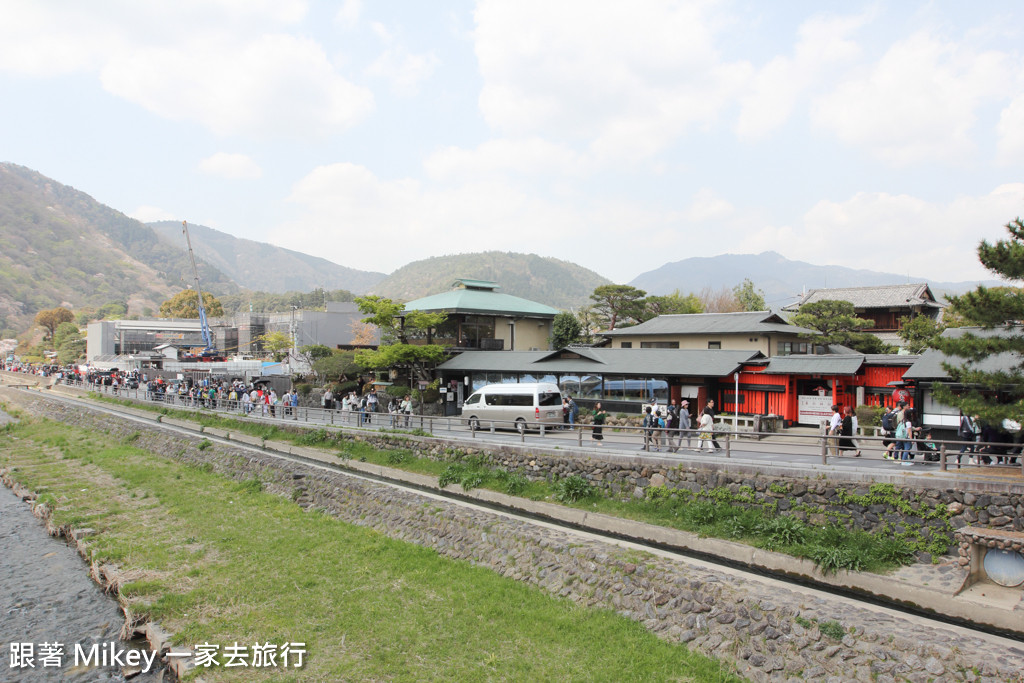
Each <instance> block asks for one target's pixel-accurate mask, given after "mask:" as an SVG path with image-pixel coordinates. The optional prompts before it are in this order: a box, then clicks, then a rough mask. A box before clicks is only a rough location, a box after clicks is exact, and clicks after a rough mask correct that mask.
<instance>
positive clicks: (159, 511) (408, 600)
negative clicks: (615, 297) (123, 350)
mask: <svg viewBox="0 0 1024 683" xmlns="http://www.w3.org/2000/svg"><path fill="white" fill-rule="evenodd" d="M11 434H12V435H16V436H17V437H18V439H17V441H15V440H13V439H10V438H0V465H12V466H14V467H16V469H15V471H14V474H15V476H16V477H18V478H19V480H20V481H21V482H22V483H23V484H25V485H26V486H28V487H29V488H31V489H35V490H45V491H46V494H45V495H46V496H47V498H46V500H47V502H48V504H52V505H53V506H54V511H53V515H54V521H55V523H57V524H72V525H73V526H86V525H87V526H90V527H91V528H93V529H94V530H95V533H94V535H92V536H90V537H89V541H88V543H89V547H90V552H91V553H92V556H93V557H92V559H93V560H95V561H97V562H100V563H107V562H112V563H116V564H119V565H120V566H121V568H122V570H125V571H130V572H131V573H132V575H133V580H132V581H130V582H129V583H126V584H124V585H123V587H122V591H121V593H122V597H124V598H125V599H127V600H128V601H129V604H130V605H131V607H132V609H133V611H135V612H136V613H144V614H147V615H149V616H150V617H151V618H154V619H157V620H159V621H161V622H162V623H163V625H164V626H165V627H166V628H168V629H169V630H171V631H172V632H175V633H176V634H177V642H179V643H189V644H194V643H203V642H208V643H214V644H221V646H222V647H223V646H225V645H228V644H231V643H234V642H238V643H253V642H260V643H263V642H271V643H282V642H290V641H302V642H305V643H306V650H307V653H308V654H307V657H306V665H305V667H304V668H303V669H301V670H292V669H289V670H282V669H280V668H276V669H275V668H270V669H264V670H261V669H252V668H249V669H230V668H226V667H224V666H223V662H222V665H221V666H217V667H212V668H210V669H203V670H202V675H203V678H206V679H208V680H211V681H221V680H246V681H249V680H256V681H269V680H385V679H386V680H401V681H412V680H576V681H584V680H652V681H655V680H659V681H669V680H672V681H677V680H693V681H708V682H711V681H715V682H723V681H736V680H738V679H736V678H735V677H734V676H732V675H731V674H730V673H729V672H728V671H727V670H725V669H724V668H723V667H722V666H721V665H719V664H717V663H715V662H712V661H710V660H707V659H705V658H703V657H699V656H698V655H695V654H694V653H690V652H688V651H687V650H686V649H685V648H683V647H681V646H678V645H672V644H669V643H667V642H664V641H662V640H660V639H659V638H657V637H656V636H655V635H654V634H652V633H650V632H648V631H646V630H645V629H644V628H643V626H642V625H641V624H638V623H635V622H632V621H629V620H627V619H625V618H622V617H620V616H619V615H617V614H615V613H614V612H613V611H611V610H593V609H585V608H582V607H580V606H579V605H577V604H575V603H572V602H571V601H567V600H560V599H557V598H555V597H553V596H551V595H549V594H547V593H545V592H543V591H541V590H539V589H536V588H533V587H531V586H529V585H526V584H523V583H519V582H516V581H513V580H511V579H506V578H504V577H502V576H500V575H499V574H497V573H495V572H492V571H490V570H489V569H486V568H483V567H478V566H474V565H472V564H470V563H469V562H464V561H454V560H450V559H448V558H446V557H444V556H442V555H440V554H438V553H437V552H436V551H435V550H433V549H428V548H421V547H418V546H415V545H412V544H408V543H404V542H400V541H395V540H392V539H389V538H387V537H385V536H383V535H381V534H379V533H377V532H375V531H373V530H372V529H369V528H367V527H364V526H361V525H360V526H356V525H352V524H347V523H344V522H341V521H339V520H337V519H334V518H332V517H330V516H327V515H324V514H315V513H310V512H306V511H303V509H302V508H301V507H299V506H297V505H295V504H294V503H293V502H292V501H291V500H290V499H289V498H288V497H282V496H276V495H271V494H269V493H266V492H263V491H261V488H262V485H261V484H260V482H259V480H257V479H249V480H245V481H241V482H239V481H235V480H232V479H230V478H227V477H224V476H222V475H220V474H217V473H216V472H213V471H210V468H206V467H202V466H188V465H184V464H182V463H179V462H176V461H174V460H172V459H169V458H164V457H160V456H156V455H153V454H150V453H148V452H146V451H144V450H141V449H139V448H135V447H132V446H128V445H125V444H123V443H114V444H110V443H109V442H108V441H107V440H106V437H105V435H102V434H98V433H94V432H90V431H88V430H83V429H80V428H76V427H71V426H66V425H61V424H55V423H48V422H45V421H39V422H36V423H34V424H24V423H23V424H22V425H19V426H17V427H16V428H15V429H14V430H12V432H11ZM497 476H498V477H499V478H500V477H501V476H502V475H497ZM131 494H136V495H135V496H134V497H133V496H132V495H131ZM143 496H144V497H143ZM83 571H84V569H83ZM595 643H600V645H601V646H600V647H594V644H595Z"/></svg>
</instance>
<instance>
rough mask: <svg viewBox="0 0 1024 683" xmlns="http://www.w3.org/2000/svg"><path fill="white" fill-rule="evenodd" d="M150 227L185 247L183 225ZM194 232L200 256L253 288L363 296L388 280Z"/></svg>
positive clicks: (199, 229) (204, 230)
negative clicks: (322, 290) (336, 291)
mask: <svg viewBox="0 0 1024 683" xmlns="http://www.w3.org/2000/svg"><path fill="white" fill-rule="evenodd" d="M148 225H149V226H150V227H151V228H153V229H154V230H155V231H156V232H157V234H159V235H160V236H161V237H162V238H163V239H164V240H165V241H166V242H167V243H168V244H170V245H174V246H178V247H179V248H184V244H185V238H184V237H183V236H182V234H181V221H160V222H157V223H149V224H148ZM188 232H189V237H191V239H192V249H193V250H194V251H195V253H196V255H197V256H201V257H202V258H203V259H204V260H206V261H207V262H209V263H211V264H213V265H215V266H217V267H218V268H220V269H221V270H222V271H224V272H225V273H227V274H228V275H229V276H230V277H231V278H232V279H234V281H235V282H237V283H238V284H239V285H241V286H242V287H246V288H248V289H254V290H258V291H263V292H271V293H276V294H280V293H283V292H287V291H293V290H294V291H299V292H310V291H312V290H314V289H317V288H325V289H347V290H348V291H350V292H352V293H354V294H362V293H364V292H366V291H367V290H368V289H370V288H371V287H372V286H374V285H376V284H377V283H378V282H380V281H381V280H383V279H384V277H385V276H384V273H373V272H369V271H365V270H355V269H353V268H346V267H345V266H339V265H338V264H336V263H332V262H331V261H328V260H327V259H323V258H320V257H318V256H310V255H308V254H303V253H300V252H298V251H292V250H291V249H284V248H282V247H275V246H273V245H271V244H266V243H264V242H255V241H253V240H248V239H243V238H240V237H234V236H233V235H229V234H227V233H226V232H221V231H219V230H214V229H213V228H208V227H206V226H204V225H193V224H192V223H189V226H188Z"/></svg>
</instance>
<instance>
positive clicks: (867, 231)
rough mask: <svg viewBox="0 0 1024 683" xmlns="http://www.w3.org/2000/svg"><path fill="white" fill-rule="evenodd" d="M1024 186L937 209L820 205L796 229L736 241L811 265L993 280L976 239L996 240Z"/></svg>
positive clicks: (870, 198) (898, 199)
mask: <svg viewBox="0 0 1024 683" xmlns="http://www.w3.org/2000/svg"><path fill="white" fill-rule="evenodd" d="M1022 206H1024V183H1013V184H1007V185H1001V186H999V187H997V188H995V189H994V190H993V191H992V192H990V193H989V194H987V195H981V196H960V197H955V198H953V199H951V200H950V201H949V202H946V203H942V204H936V203H931V202H927V201H925V200H923V199H921V198H918V197H912V196H908V195H892V194H887V193H884V192H862V193H858V194H856V195H854V196H852V197H851V198H849V199H848V200H846V201H843V202H834V201H827V200H824V201H820V202H818V203H817V204H815V205H814V206H813V207H811V209H810V210H808V211H807V212H806V213H805V214H804V216H803V218H802V221H801V222H800V223H799V224H796V225H784V226H775V227H764V228H762V227H760V226H758V227H756V228H753V229H751V230H749V231H747V232H746V233H745V234H741V235H739V236H738V237H739V239H738V244H739V245H740V246H741V247H742V250H743V251H744V252H759V251H764V250H767V249H773V250H775V251H778V252H780V253H783V254H785V255H786V256H787V257H789V258H792V259H797V260H804V261H809V262H811V263H818V264H824V263H831V264H836V265H841V266H847V267H849V268H863V269H868V270H877V271H882V272H888V273H901V274H902V273H906V274H907V275H908V276H911V277H921V276H928V277H930V278H931V279H933V280H945V281H957V280H972V279H988V278H991V277H992V276H991V274H989V273H988V272H987V271H986V270H985V269H984V267H983V266H981V264H980V263H979V262H978V259H977V255H976V249H977V246H978V243H979V242H980V241H981V240H982V239H989V240H993V239H1002V238H1004V237H1005V236H1006V234H1005V232H1006V231H1005V229H1004V228H1003V225H1005V224H1006V223H1007V221H1009V220H1011V219H1012V218H1013V217H1014V216H1017V215H1020V214H1021V209H1022Z"/></svg>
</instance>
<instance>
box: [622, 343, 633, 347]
mask: <svg viewBox="0 0 1024 683" xmlns="http://www.w3.org/2000/svg"><path fill="white" fill-rule="evenodd" d="M621 348H623V349H631V348H633V342H622V346H621Z"/></svg>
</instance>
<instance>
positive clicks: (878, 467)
mask: <svg viewBox="0 0 1024 683" xmlns="http://www.w3.org/2000/svg"><path fill="white" fill-rule="evenodd" d="M44 381H46V380H44ZM83 388H84V387H83ZM89 388H91V387H89ZM119 397H121V398H131V399H137V400H142V401H145V400H146V392H145V391H144V390H142V389H137V390H123V389H122V391H121V393H120V394H119ZM172 400H173V403H172V402H168V406H169V407H174V408H183V409H186V410H193V409H197V408H195V407H194V406H189V405H182V404H181V403H180V402H178V401H177V397H173V399H172ZM226 403H227V402H226V401H223V402H221V405H218V406H217V410H218V411H219V412H225V413H231V414H232V415H233V416H235V417H242V416H243V415H242V411H241V410H239V409H238V407H239V404H236V405H235V406H231V407H230V408H231V409H229V407H225V405H224V404H226ZM280 411H281V408H278V409H277V413H278V414H277V415H275V416H274V417H271V416H270V415H269V414H267V415H265V416H264V415H262V413H261V411H260V409H259V406H257V407H256V408H255V409H254V411H253V413H252V414H251V415H250V416H249V417H250V419H254V420H261V421H267V422H279V423H288V422H291V423H294V422H296V421H297V422H300V423H304V424H311V425H325V426H329V425H334V426H347V427H357V426H360V425H359V424H358V415H357V414H356V413H347V414H346V413H342V412H341V411H324V410H322V409H320V408H306V407H299V408H298V409H297V410H296V413H295V414H292V413H288V414H287V415H286V416H284V417H283V418H282V416H281V415H280ZM296 418H297V419H296ZM398 419H399V420H400V417H399V418H398ZM508 426H510V427H511V425H508ZM361 427H362V428H365V429H375V430H376V429H393V428H399V429H402V428H409V429H417V428H419V429H423V430H425V431H427V432H430V433H431V434H433V435H435V436H439V437H446V438H452V439H468V438H472V439H477V440H480V441H481V442H487V443H494V444H517V443H528V444H534V445H538V446H544V447H546V448H556V447H557V448H559V449H561V450H565V451H567V452H568V453H574V452H575V453H586V454H593V453H598V452H604V453H616V454H629V455H637V454H643V455H645V456H646V457H649V458H654V459H656V460H661V461H665V462H667V463H677V462H679V461H680V459H681V458H687V459H688V458H693V457H699V458H716V459H722V458H726V457H729V458H731V459H732V460H733V461H736V462H750V463H754V464H760V465H766V464H769V465H770V464H775V465H786V466H788V467H798V468H800V469H802V470H806V471H816V470H820V469H821V468H822V467H823V463H822V459H821V441H820V438H819V437H818V435H817V434H816V433H815V430H813V429H807V428H794V429H788V430H786V432H785V433H783V434H780V435H772V436H768V437H766V438H763V439H761V440H755V439H751V438H749V437H741V438H738V439H730V442H731V443H729V448H728V452H726V451H725V449H724V447H725V445H726V439H725V437H724V435H722V434H717V435H716V436H717V438H718V441H719V444H720V445H721V446H723V450H720V451H718V452H716V453H699V452H697V451H696V450H692V451H680V452H679V454H672V453H668V452H666V451H667V449H664V448H663V449H662V450H661V452H655V451H653V450H648V451H646V452H645V450H644V449H643V437H642V435H641V431H640V430H639V429H635V428H634V429H629V430H624V431H616V429H615V428H614V427H611V426H606V427H605V429H604V436H605V439H604V442H603V445H601V446H598V445H597V444H596V442H594V441H592V440H591V439H590V431H589V428H588V427H583V428H582V431H579V430H561V429H553V430H549V429H545V431H544V434H543V435H541V434H539V433H537V432H534V431H527V432H526V433H525V434H519V433H518V432H516V431H515V430H512V429H507V430H505V429H500V428H497V429H493V430H492V429H491V428H490V425H489V424H486V423H485V424H483V425H482V428H481V429H480V430H478V431H476V432H475V433H474V432H471V431H470V430H469V428H468V427H467V426H466V425H464V424H462V422H461V421H460V420H459V418H457V417H451V418H445V417H421V416H416V415H414V416H411V417H410V421H409V426H408V427H405V426H404V425H401V424H395V423H394V422H393V420H392V416H390V415H388V414H381V413H377V414H374V415H373V416H372V423H371V424H369V425H361ZM499 427H500V425H499ZM718 428H721V429H723V430H728V425H727V424H724V423H723V424H720V425H719V426H718V427H716V429H718ZM858 441H859V444H860V445H861V453H862V455H861V457H853V456H852V454H851V455H846V456H839V457H835V456H831V455H830V456H829V457H828V461H827V464H826V465H824V466H826V467H828V468H835V467H838V468H843V469H846V468H851V469H854V470H864V471H871V472H875V473H877V472H882V473H891V474H895V473H898V472H902V473H907V474H941V472H940V466H939V463H937V462H936V463H930V462H924V461H923V458H922V456H921V455H920V454H918V455H917V457H916V458H914V459H913V460H912V463H913V464H912V465H909V466H905V465H902V464H901V463H900V462H894V461H890V460H885V459H883V457H882V445H881V441H880V440H873V439H869V438H861V439H859V440H858ZM693 445H694V446H698V445H699V441H698V440H697V439H696V438H694V439H693ZM948 460H949V462H948V467H949V471H950V472H956V471H957V469H956V467H957V466H956V458H955V449H954V451H953V453H951V455H950V457H949V459H948ZM963 467H964V469H963V470H960V472H961V473H970V474H971V475H972V476H979V477H983V478H990V477H997V478H998V479H1000V480H1004V479H1005V478H1006V477H1010V478H1013V479H1019V478H1021V477H1024V473H1022V471H1021V466H1020V465H1019V464H1017V465H1016V466H1014V467H998V468H997V467H980V466H969V465H968V462H967V458H964V462H963Z"/></svg>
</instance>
